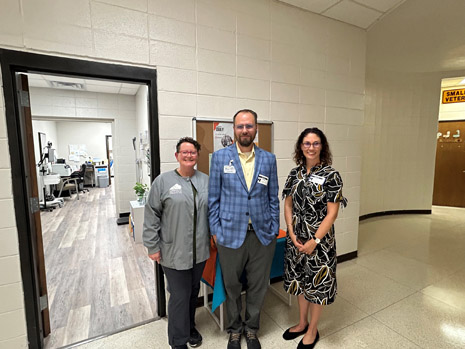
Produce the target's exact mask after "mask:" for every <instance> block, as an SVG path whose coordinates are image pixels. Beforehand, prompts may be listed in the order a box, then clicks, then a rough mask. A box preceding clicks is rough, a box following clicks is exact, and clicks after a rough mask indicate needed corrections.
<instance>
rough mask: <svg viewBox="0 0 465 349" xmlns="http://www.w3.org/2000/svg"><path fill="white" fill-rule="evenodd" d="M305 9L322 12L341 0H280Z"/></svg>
mask: <svg viewBox="0 0 465 349" xmlns="http://www.w3.org/2000/svg"><path fill="white" fill-rule="evenodd" d="M279 1H281V2H285V3H288V4H290V5H294V6H297V7H300V8H303V9H305V10H308V11H311V12H315V13H321V12H323V11H325V10H327V9H328V8H330V7H331V6H333V5H334V4H336V3H338V2H339V1H341V0H279Z"/></svg>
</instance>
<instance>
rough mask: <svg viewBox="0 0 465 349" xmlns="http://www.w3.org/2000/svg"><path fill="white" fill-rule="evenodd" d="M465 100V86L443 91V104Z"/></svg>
mask: <svg viewBox="0 0 465 349" xmlns="http://www.w3.org/2000/svg"><path fill="white" fill-rule="evenodd" d="M461 102H465V88H460V89H456V90H445V91H442V104H448V103H461Z"/></svg>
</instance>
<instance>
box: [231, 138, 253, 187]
mask: <svg viewBox="0 0 465 349" xmlns="http://www.w3.org/2000/svg"><path fill="white" fill-rule="evenodd" d="M230 147H231V148H229V149H230V153H231V159H232V160H233V163H232V165H233V166H234V168H235V169H236V175H237V177H239V181H240V182H241V184H242V186H243V187H244V189H245V190H246V191H249V190H248V189H247V184H246V183H245V177H244V172H243V171H242V166H241V160H240V159H239V154H238V153H237V148H236V143H233V144H232V145H231V146H230Z"/></svg>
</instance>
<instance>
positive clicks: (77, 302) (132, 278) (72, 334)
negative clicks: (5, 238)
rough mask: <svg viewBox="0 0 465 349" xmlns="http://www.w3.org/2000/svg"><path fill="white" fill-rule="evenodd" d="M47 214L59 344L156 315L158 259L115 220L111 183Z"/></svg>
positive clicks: (51, 339) (52, 338)
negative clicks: (156, 269)
mask: <svg viewBox="0 0 465 349" xmlns="http://www.w3.org/2000/svg"><path fill="white" fill-rule="evenodd" d="M79 198H80V200H76V195H73V196H72V198H66V199H65V205H64V206H63V207H62V208H56V209H55V210H53V211H52V212H42V213H41V220H42V235H43V242H44V252H45V270H46V274H47V286H48V300H49V310H50V322H51V331H52V332H51V334H50V335H49V336H48V337H47V338H46V340H45V344H46V348H58V347H61V346H64V345H69V344H72V343H75V342H78V341H82V340H85V339H88V338H91V337H95V336H99V335H103V334H106V333H109V332H114V331H117V330H119V329H122V328H124V327H127V326H131V325H134V324H137V323H139V322H142V321H146V320H149V319H153V318H155V317H156V300H155V280H154V266H153V262H152V261H150V259H149V258H148V257H147V251H146V249H145V247H144V246H143V245H142V244H135V243H134V241H133V239H132V238H131V237H130V235H129V231H128V225H120V226H118V225H117V224H116V208H115V200H114V193H113V191H112V188H111V187H108V188H91V189H90V190H89V192H88V193H84V194H80V195H79Z"/></svg>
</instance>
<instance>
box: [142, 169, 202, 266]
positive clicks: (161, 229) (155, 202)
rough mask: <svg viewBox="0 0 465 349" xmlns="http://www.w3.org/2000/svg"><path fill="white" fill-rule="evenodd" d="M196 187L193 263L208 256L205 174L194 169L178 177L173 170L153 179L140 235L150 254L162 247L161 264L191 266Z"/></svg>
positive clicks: (160, 249)
mask: <svg viewBox="0 0 465 349" xmlns="http://www.w3.org/2000/svg"><path fill="white" fill-rule="evenodd" d="M191 182H192V184H193V185H194V187H195V188H196V190H197V195H196V204H197V229H196V237H197V238H196V263H200V262H203V261H205V260H207V259H208V257H209V256H210V234H209V232H208V176H207V175H206V174H205V173H202V172H200V171H195V174H194V175H193V176H192V177H189V178H187V177H181V176H180V175H179V174H178V173H176V172H175V171H174V170H173V171H169V172H165V173H162V174H161V175H159V176H158V177H157V178H155V180H154V181H153V183H152V187H151V188H150V192H149V196H148V198H147V203H146V205H145V211H144V230H143V233H142V237H143V240H144V245H145V246H146V247H147V249H148V253H149V254H154V253H156V252H158V251H161V262H160V264H161V265H163V266H165V267H168V268H172V269H177V270H186V269H190V268H192V267H193V249H194V245H193V242H194V193H193V190H192V184H191Z"/></svg>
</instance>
